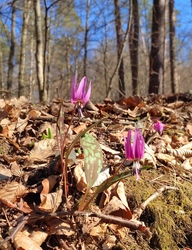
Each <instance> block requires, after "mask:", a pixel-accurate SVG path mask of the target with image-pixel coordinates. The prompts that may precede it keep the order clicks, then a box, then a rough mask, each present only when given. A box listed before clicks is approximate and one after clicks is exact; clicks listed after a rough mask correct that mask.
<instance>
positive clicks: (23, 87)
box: [18, 0, 30, 96]
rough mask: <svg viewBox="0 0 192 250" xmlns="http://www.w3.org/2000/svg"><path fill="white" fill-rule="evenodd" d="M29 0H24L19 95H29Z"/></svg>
mask: <svg viewBox="0 0 192 250" xmlns="http://www.w3.org/2000/svg"><path fill="white" fill-rule="evenodd" d="M29 4H30V1H29V0H24V10H23V27H22V38H21V51H20V64H19V76H18V77H19V92H18V96H21V95H27V88H26V87H27V86H26V83H25V50H26V41H27V26H28V22H29Z"/></svg>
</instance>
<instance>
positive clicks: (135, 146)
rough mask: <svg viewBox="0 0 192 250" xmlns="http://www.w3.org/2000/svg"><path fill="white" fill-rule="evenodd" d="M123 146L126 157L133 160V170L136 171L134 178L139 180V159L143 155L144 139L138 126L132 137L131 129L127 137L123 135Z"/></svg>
mask: <svg viewBox="0 0 192 250" xmlns="http://www.w3.org/2000/svg"><path fill="white" fill-rule="evenodd" d="M124 146H125V154H126V157H127V159H128V160H132V161H133V171H134V172H135V173H136V180H139V177H140V175H139V173H140V163H139V160H141V158H143V156H144V151H145V141H144V138H143V136H142V134H141V132H140V130H139V129H138V128H137V129H135V132H134V137H133V136H132V131H131V130H129V131H128V135H127V137H124Z"/></svg>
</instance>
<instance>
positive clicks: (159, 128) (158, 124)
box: [153, 121, 164, 135]
mask: <svg viewBox="0 0 192 250" xmlns="http://www.w3.org/2000/svg"><path fill="white" fill-rule="evenodd" d="M153 128H154V129H155V131H157V132H158V133H159V134H160V135H162V133H163V129H164V124H163V123H162V122H160V121H157V122H156V123H155V124H154V125H153Z"/></svg>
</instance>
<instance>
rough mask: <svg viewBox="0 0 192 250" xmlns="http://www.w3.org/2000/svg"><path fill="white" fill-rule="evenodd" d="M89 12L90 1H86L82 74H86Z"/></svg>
mask: <svg viewBox="0 0 192 250" xmlns="http://www.w3.org/2000/svg"><path fill="white" fill-rule="evenodd" d="M89 12H90V0H87V4H86V22H85V38H84V58H83V74H84V76H86V74H87V45H88V33H89Z"/></svg>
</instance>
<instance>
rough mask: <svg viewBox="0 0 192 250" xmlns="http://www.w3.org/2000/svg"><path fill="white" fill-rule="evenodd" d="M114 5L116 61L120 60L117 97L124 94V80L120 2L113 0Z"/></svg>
mask: <svg viewBox="0 0 192 250" xmlns="http://www.w3.org/2000/svg"><path fill="white" fill-rule="evenodd" d="M114 6H115V28H116V36H117V61H119V60H120V66H119V69H118V76H119V98H121V97H123V96H125V81H124V62H123V58H122V57H121V51H122V48H123V34H122V28H121V15H120V3H119V0H114Z"/></svg>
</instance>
